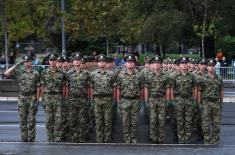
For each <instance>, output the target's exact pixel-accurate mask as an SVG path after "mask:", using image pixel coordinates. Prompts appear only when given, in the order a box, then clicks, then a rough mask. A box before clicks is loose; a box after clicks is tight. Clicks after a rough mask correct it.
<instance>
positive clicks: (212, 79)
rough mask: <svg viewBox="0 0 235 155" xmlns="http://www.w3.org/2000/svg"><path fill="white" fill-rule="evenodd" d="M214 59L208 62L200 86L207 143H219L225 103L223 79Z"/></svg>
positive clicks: (203, 126)
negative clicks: (217, 71) (217, 73)
mask: <svg viewBox="0 0 235 155" xmlns="http://www.w3.org/2000/svg"><path fill="white" fill-rule="evenodd" d="M215 64H216V61H215V60H214V59H209V60H208V63H207V65H208V66H207V71H208V73H207V74H206V75H205V77H204V78H203V85H202V87H201V88H200V89H201V92H202V94H199V95H200V96H201V98H202V129H203V134H204V143H205V144H218V143H219V136H220V123H221V114H222V106H223V105H222V104H223V94H224V93H223V81H222V78H221V77H219V76H218V75H216V74H215Z"/></svg>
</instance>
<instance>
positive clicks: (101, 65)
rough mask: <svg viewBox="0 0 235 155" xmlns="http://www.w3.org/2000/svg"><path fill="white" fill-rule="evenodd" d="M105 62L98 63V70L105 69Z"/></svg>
mask: <svg viewBox="0 0 235 155" xmlns="http://www.w3.org/2000/svg"><path fill="white" fill-rule="evenodd" d="M106 64H107V63H106V61H99V62H98V66H99V68H105V67H106Z"/></svg>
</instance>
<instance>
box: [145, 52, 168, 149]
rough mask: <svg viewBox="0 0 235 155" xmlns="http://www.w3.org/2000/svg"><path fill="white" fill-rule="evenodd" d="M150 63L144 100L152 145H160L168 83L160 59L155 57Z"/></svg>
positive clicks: (162, 137) (162, 136) (162, 138)
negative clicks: (147, 109) (148, 106)
mask: <svg viewBox="0 0 235 155" xmlns="http://www.w3.org/2000/svg"><path fill="white" fill-rule="evenodd" d="M150 62H151V65H150V66H151V71H150V72H149V73H148V74H147V76H146V78H145V79H144V92H145V93H144V94H145V100H146V102H148V103H149V104H150V138H151V140H152V142H153V143H158V144H162V143H163V141H164V137H165V129H164V127H165V125H164V124H165V114H166V113H165V112H166V111H165V109H166V98H165V96H166V94H167V93H168V94H169V93H170V89H169V85H168V83H169V82H168V77H167V76H166V75H165V74H164V73H163V72H162V70H161V68H162V58H161V57H159V56H155V57H154V58H153V59H152V60H151V61H150ZM148 97H149V99H148Z"/></svg>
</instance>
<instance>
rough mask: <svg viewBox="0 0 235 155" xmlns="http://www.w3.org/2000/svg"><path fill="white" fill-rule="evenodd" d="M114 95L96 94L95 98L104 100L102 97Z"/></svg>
mask: <svg viewBox="0 0 235 155" xmlns="http://www.w3.org/2000/svg"><path fill="white" fill-rule="evenodd" d="M111 96H112V94H94V97H98V98H102V97H111Z"/></svg>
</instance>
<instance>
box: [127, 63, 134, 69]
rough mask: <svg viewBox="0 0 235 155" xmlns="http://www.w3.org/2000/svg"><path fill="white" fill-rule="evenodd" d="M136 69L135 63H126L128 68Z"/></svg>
mask: <svg viewBox="0 0 235 155" xmlns="http://www.w3.org/2000/svg"><path fill="white" fill-rule="evenodd" d="M134 67H135V62H133V61H127V62H126V68H128V69H132V68H134Z"/></svg>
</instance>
